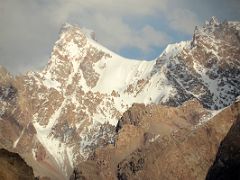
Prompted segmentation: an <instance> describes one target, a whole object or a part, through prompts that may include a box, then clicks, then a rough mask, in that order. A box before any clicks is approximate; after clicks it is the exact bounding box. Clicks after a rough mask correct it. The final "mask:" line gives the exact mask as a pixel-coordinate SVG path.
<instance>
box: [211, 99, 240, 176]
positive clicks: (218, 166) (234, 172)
mask: <svg viewBox="0 0 240 180" xmlns="http://www.w3.org/2000/svg"><path fill="white" fill-rule="evenodd" d="M232 110H233V111H235V112H236V113H235V119H236V120H235V122H234V124H233V125H232V127H231V129H230V130H229V132H228V133H227V135H226V137H225V138H224V139H223V140H222V142H221V144H220V147H219V149H218V152H217V155H216V159H215V161H214V163H213V165H212V166H211V168H210V169H209V171H208V174H207V178H206V179H207V180H215V179H219V180H224V179H229V180H231V179H232V180H233V179H240V144H239V142H240V134H239V132H240V104H239V103H238V105H235V106H233V107H232Z"/></svg>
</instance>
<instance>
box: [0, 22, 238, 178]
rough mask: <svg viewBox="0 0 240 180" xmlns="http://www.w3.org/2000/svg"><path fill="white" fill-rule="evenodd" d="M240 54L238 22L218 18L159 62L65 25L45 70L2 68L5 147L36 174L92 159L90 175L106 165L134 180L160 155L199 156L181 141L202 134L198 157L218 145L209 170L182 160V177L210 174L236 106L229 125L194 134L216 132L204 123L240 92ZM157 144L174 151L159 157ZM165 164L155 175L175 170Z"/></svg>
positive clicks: (0, 115) (65, 170)
mask: <svg viewBox="0 0 240 180" xmlns="http://www.w3.org/2000/svg"><path fill="white" fill-rule="evenodd" d="M239 60H240V23H239V22H230V21H229V22H227V21H226V22H221V23H220V22H218V21H217V20H216V19H215V18H212V19H211V21H210V22H208V23H206V24H205V25H203V26H202V27H196V29H195V31H194V35H193V39H192V41H186V42H181V43H178V44H172V45H168V46H167V48H166V49H165V50H164V52H163V53H162V54H161V55H160V56H159V57H158V58H156V59H154V60H152V61H140V60H130V59H126V58H123V57H121V56H119V55H117V54H115V53H113V52H111V51H109V50H108V49H106V48H105V47H103V46H101V45H100V44H98V43H97V42H96V41H95V40H94V39H93V38H92V37H91V36H90V35H88V34H85V33H83V32H82V30H81V28H78V27H76V26H72V25H69V24H66V25H64V26H63V28H62V29H61V32H60V35H59V40H58V41H57V42H56V43H55V45H54V48H53V51H52V54H51V57H50V60H49V63H48V65H47V66H46V67H45V68H44V69H43V70H42V71H40V72H29V73H27V74H25V75H19V76H16V77H14V76H12V75H11V74H9V73H8V72H7V71H6V70H5V69H4V68H3V67H1V68H0V146H1V147H4V148H6V149H8V150H10V151H14V152H18V153H19V154H20V155H21V156H22V157H23V158H24V159H25V161H26V162H27V163H28V164H29V165H31V166H32V167H33V170H34V174H35V176H40V177H44V176H48V177H49V178H51V179H68V178H69V177H70V176H71V175H72V172H73V170H74V169H75V167H83V168H81V173H83V174H84V176H85V177H88V174H89V175H91V176H94V177H97V176H98V175H99V174H98V173H100V172H101V175H100V176H101V177H108V178H119V179H121V178H122V179H124V178H125V179H126V178H140V177H143V176H142V175H143V172H145V173H146V172H148V171H149V173H150V172H151V168H150V164H154V163H155V165H156V166H159V167H160V166H161V165H160V164H158V161H162V162H164V161H167V162H166V163H167V164H171V162H174V161H177V160H178V161H181V163H182V161H184V162H185V165H184V163H183V165H184V167H189V166H190V164H191V163H196V164H197V163H199V161H198V160H196V159H192V157H190V155H189V156H187V155H186V156H182V155H180V154H181V153H183V152H182V151H179V150H177V149H179V147H178V146H180V145H181V147H180V148H182V149H185V148H186V149H189V152H185V153H190V152H191V148H195V146H196V144H194V143H201V141H196V142H195V139H198V138H203V142H204V143H203V142H202V143H203V144H197V145H198V146H202V147H203V149H196V151H197V150H199V157H197V159H201V158H202V157H201V154H203V153H204V152H206V149H204V148H206V147H205V146H204V144H206V143H207V144H209V146H210V147H212V149H210V151H211V152H212V154H211V157H210V155H209V158H210V159H205V160H206V161H203V162H202V163H203V164H201V166H199V168H202V169H197V170H196V171H194V173H195V174H194V173H193V174H191V173H190V170H189V169H188V168H186V170H185V171H184V170H182V169H181V170H180V169H178V168H174V169H176V171H177V170H179V172H181V173H182V175H179V177H186V176H187V175H188V176H189V175H190V174H191V177H199V178H202V177H204V175H205V174H206V172H207V167H209V166H210V165H211V162H212V161H213V159H214V153H216V152H215V151H216V150H217V147H218V145H219V142H220V140H221V139H222V138H223V137H224V136H225V134H226V133H227V131H228V128H229V127H230V126H231V123H232V122H233V119H232V118H231V117H232V115H231V114H232V112H230V111H229V112H228V114H229V117H227V116H228V115H226V119H225V120H226V121H227V122H225V120H222V121H224V123H223V124H224V127H222V126H221V123H216V125H215V124H214V125H211V128H212V129H213V130H212V131H214V133H215V131H216V134H214V133H213V135H212V136H211V135H209V137H210V138H209V139H206V138H204V137H201V136H200V134H201V133H199V136H200V137H198V133H196V134H197V135H196V137H192V136H190V137H192V138H193V139H191V138H190V139H191V140H189V135H188V134H189V133H190V134H191V133H192V132H193V134H194V132H198V131H200V132H201V131H204V132H205V131H207V130H206V129H204V128H203V127H205V124H208V123H210V122H215V121H213V120H212V119H214V118H215V115H216V114H217V113H220V111H221V113H222V112H225V109H224V110H223V108H225V107H228V106H230V105H231V104H233V103H234V102H235V100H236V97H237V96H239V95H240V82H239V81H240V61H239ZM133 104H134V105H133ZM186 107H187V108H186ZM129 108H130V109H129ZM124 112H125V113H124ZM139 113H140V114H139ZM217 116H218V115H216V117H217ZM142 118H143V119H142ZM210 119H211V120H210ZM220 119H221V118H220ZM218 121H220V120H218ZM210 124H211V123H210ZM218 129H219V132H218ZM210 133H211V132H210ZM205 135H206V136H208V134H206V133H205ZM202 136H204V133H203V135H202ZM165 138H166V139H165ZM194 138H195V139H194ZM211 138H212V139H211ZM158 139H159V140H160V143H156V142H158ZM183 139H188V141H190V142H188V141H187V142H186V144H184V142H185V141H184V140H183ZM155 141H156V142H155ZM165 141H166V142H165ZM175 141H176V142H178V141H179V142H181V143H180V144H177V143H176V142H175ZM126 142H128V143H127V144H126ZM153 142H154V143H153ZM191 143H192V144H191ZM165 146H169V147H165ZM184 146H186V147H184ZM188 146H189V147H188ZM192 146H193V147H192ZM161 148H162V150H161V151H160V150H159V149H161ZM151 149H152V150H151ZM154 149H155V150H154ZM208 150H209V149H208ZM151 151H156V152H153V153H152V152H151ZM158 151H159V152H162V153H166V156H167V157H168V156H169V158H167V159H165V158H164V159H161V158H163V156H159V159H158V160H157V162H155V161H154V159H155V160H156V159H157V158H156V157H158V155H157V154H158V153H159V152H158ZM154 153H156V154H155V155H153V156H152V157H151V158H152V159H151V158H150V159H148V158H147V159H146V158H145V157H148V156H149V154H154ZM171 153H173V154H174V155H173V154H171ZM106 154H107V155H106ZM132 154H133V155H132ZM134 154H135V155H134ZM184 155H185V154H184ZM155 156H156V157H155ZM135 157H136V158H135ZM138 157H139V158H140V159H138ZM104 158H106V159H104ZM181 158H182V159H181ZM185 158H189V159H185ZM193 158H194V157H193ZM111 159H113V161H110V160H111ZM138 160H139V163H140V164H138V163H137V164H136V162H135V161H138ZM95 161H96V162H98V163H99V164H97V165H96V162H95ZM142 161H144V162H145V163H144V162H142ZM153 161H154V163H153ZM130 162H131V163H130ZM129 163H130V165H129ZM149 163H150V164H149ZM146 164H149V167H146V166H148V165H146ZM105 166H106V167H105ZM164 167H165V166H164ZM104 168H106V169H108V170H109V171H105V170H103V171H102V169H104ZM165 168H167V167H165ZM77 169H78V168H77ZM99 169H100V170H101V171H99ZM159 169H160V168H159ZM163 169H164V168H162V170H159V172H158V173H159V174H154V173H153V172H152V174H153V175H154V177H156V178H157V177H162V178H163V179H164V178H167V177H173V178H174V177H175V174H176V172H175V173H174V172H171V173H169V174H168V175H167V174H166V176H164V173H160V172H164V171H163ZM205 170H206V171H205ZM78 171H79V170H76V174H78V175H79V173H77V172H78ZM92 171H94V173H92ZM192 171H193V170H192ZM88 172H89V173H88ZM166 172H167V170H166ZM81 173H80V174H81ZM139 173H140V174H139ZM204 173H205V174H204ZM141 174H142V175H141ZM147 174H148V173H146V176H147ZM95 175H96V176H95ZM94 177H91V178H94Z"/></svg>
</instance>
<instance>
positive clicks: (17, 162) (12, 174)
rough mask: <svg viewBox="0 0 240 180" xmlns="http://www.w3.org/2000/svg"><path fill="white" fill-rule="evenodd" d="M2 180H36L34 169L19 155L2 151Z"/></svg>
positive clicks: (0, 151) (0, 177)
mask: <svg viewBox="0 0 240 180" xmlns="http://www.w3.org/2000/svg"><path fill="white" fill-rule="evenodd" d="M0 179H1V180H14V179H18V180H34V179H35V178H34V175H33V169H32V168H31V167H30V166H28V165H27V164H26V162H25V161H24V160H23V159H22V158H21V157H20V156H19V155H18V154H17V153H12V152H9V151H7V150H5V149H0Z"/></svg>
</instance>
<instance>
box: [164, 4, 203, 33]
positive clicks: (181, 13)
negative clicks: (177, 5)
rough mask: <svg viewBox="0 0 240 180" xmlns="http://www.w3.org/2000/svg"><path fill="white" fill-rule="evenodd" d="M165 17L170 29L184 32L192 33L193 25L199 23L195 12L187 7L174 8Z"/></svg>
mask: <svg viewBox="0 0 240 180" xmlns="http://www.w3.org/2000/svg"><path fill="white" fill-rule="evenodd" d="M167 19H168V21H169V26H170V27H171V28H172V29H174V30H176V31H180V32H183V33H185V34H193V30H194V27H195V26H196V25H199V24H200V22H199V20H198V18H197V16H196V14H194V13H193V12H191V11H190V10H187V9H174V10H172V11H171V12H170V13H169V15H168V16H167Z"/></svg>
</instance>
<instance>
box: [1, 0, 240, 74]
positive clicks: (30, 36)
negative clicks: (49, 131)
mask: <svg viewBox="0 0 240 180" xmlns="http://www.w3.org/2000/svg"><path fill="white" fill-rule="evenodd" d="M239 9H240V0H21V1H20V0H0V65H2V66H4V67H6V68H7V69H8V70H9V71H10V72H12V73H14V74H19V73H25V72H27V71H30V70H41V69H42V68H43V67H44V66H45V65H46V64H47V62H48V61H49V57H50V54H51V51H52V48H53V45H54V43H55V41H56V40H57V39H58V35H59V34H58V33H59V30H60V28H61V26H62V25H63V24H64V23H66V22H68V23H70V24H75V25H78V26H79V27H84V28H88V29H92V30H93V31H94V32H95V34H96V39H97V41H98V42H99V43H100V44H102V45H104V46H106V47H107V48H108V49H110V50H112V51H114V52H116V53H118V54H120V55H122V56H124V57H127V58H133V59H146V60H152V59H154V58H156V57H158V56H159V55H160V54H161V52H162V51H163V50H164V48H165V47H166V46H167V44H169V43H176V42H180V41H184V40H191V38H192V35H193V31H194V28H195V26H197V25H202V24H204V22H205V21H206V20H209V19H210V18H211V17H212V16H216V17H217V18H218V19H219V20H221V21H223V20H240V10H239Z"/></svg>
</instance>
